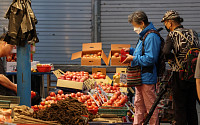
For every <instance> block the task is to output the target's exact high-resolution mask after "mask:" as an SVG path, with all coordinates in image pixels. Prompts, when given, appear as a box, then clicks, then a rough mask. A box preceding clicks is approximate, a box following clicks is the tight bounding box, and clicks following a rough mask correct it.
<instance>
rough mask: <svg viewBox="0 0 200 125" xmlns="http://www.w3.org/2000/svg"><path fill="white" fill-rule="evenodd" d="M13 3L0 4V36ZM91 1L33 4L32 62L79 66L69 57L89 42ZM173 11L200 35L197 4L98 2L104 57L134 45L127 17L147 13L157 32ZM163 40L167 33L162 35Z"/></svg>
mask: <svg viewBox="0 0 200 125" xmlns="http://www.w3.org/2000/svg"><path fill="white" fill-rule="evenodd" d="M11 1H12V0H0V33H2V30H1V29H2V28H3V27H5V26H6V27H7V20H5V19H4V18H3V15H4V13H5V11H6V10H7V8H8V6H9V5H10V3H11ZM91 1H92V0H32V6H33V10H34V12H35V14H36V16H37V18H38V20H39V23H38V25H37V31H38V36H39V39H40V43H38V44H37V47H36V54H35V60H40V61H41V62H43V63H45V62H52V63H54V64H66V63H67V64H70V63H72V64H80V59H77V60H74V61H71V59H70V58H71V54H72V53H74V52H77V51H80V50H81V46H82V45H81V44H82V43H84V42H85V43H86V42H91V26H92V25H91V19H92V18H91V17H92V11H91V9H92V7H91ZM171 9H175V10H177V11H178V12H179V13H180V14H181V16H182V17H183V18H184V20H185V22H184V23H183V25H184V26H185V27H186V28H192V29H194V30H196V31H197V32H198V33H200V14H199V12H200V1H199V0H190V1H188V0H176V1H174V0H168V1H160V0H101V36H100V37H101V41H102V42H103V48H104V51H105V52H106V54H107V55H108V52H109V51H110V44H111V43H115V44H118V43H125V44H129V43H130V44H132V45H135V44H136V42H137V39H138V35H137V34H136V33H134V32H133V28H132V25H131V24H129V23H128V21H127V17H128V15H129V14H130V13H132V12H134V11H136V10H143V11H145V12H146V13H147V15H148V17H149V21H151V22H153V23H154V24H155V26H156V27H157V28H159V27H161V26H162V27H164V26H163V24H162V23H160V20H161V19H162V17H163V14H164V13H165V12H166V11H167V10H171ZM161 33H162V36H164V37H165V36H166V34H167V32H166V31H165V30H164V31H162V32H161Z"/></svg>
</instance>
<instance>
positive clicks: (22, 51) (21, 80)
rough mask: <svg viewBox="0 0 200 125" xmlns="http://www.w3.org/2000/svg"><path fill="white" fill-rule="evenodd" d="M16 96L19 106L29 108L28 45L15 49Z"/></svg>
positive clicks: (29, 64) (29, 66) (29, 68)
mask: <svg viewBox="0 0 200 125" xmlns="http://www.w3.org/2000/svg"><path fill="white" fill-rule="evenodd" d="M17 95H18V96H20V105H26V106H29V107H30V106H31V62H30V45H29V44H28V42H26V45H25V47H21V46H18V47H17Z"/></svg>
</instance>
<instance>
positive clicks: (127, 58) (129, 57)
mask: <svg viewBox="0 0 200 125" xmlns="http://www.w3.org/2000/svg"><path fill="white" fill-rule="evenodd" d="M126 56H127V57H126V59H125V60H124V61H123V62H122V63H130V62H131V61H133V58H135V56H132V55H129V54H126Z"/></svg>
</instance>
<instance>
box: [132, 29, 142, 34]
mask: <svg viewBox="0 0 200 125" xmlns="http://www.w3.org/2000/svg"><path fill="white" fill-rule="evenodd" d="M133 31H135V32H136V33H137V34H140V33H141V32H142V29H141V28H140V27H139V28H137V27H134V29H133Z"/></svg>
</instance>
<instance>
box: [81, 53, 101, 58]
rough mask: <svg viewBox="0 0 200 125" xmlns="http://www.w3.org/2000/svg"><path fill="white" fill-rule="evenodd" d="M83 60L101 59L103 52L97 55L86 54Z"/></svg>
mask: <svg viewBox="0 0 200 125" xmlns="http://www.w3.org/2000/svg"><path fill="white" fill-rule="evenodd" d="M83 58H101V52H98V53H97V54H85V55H83Z"/></svg>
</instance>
